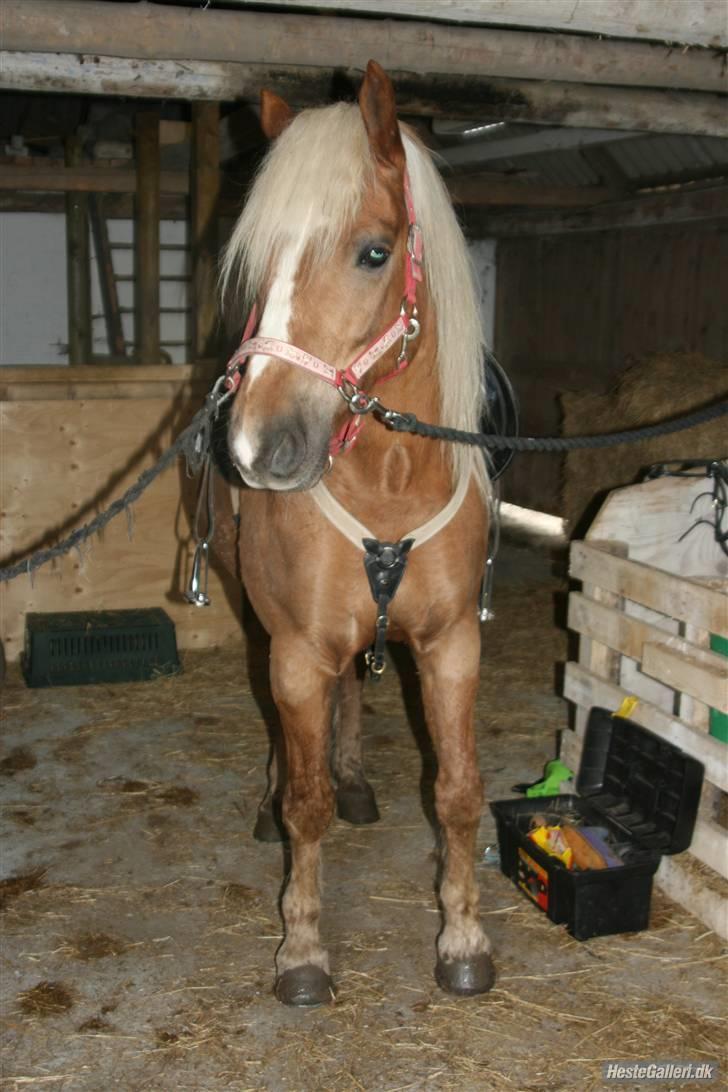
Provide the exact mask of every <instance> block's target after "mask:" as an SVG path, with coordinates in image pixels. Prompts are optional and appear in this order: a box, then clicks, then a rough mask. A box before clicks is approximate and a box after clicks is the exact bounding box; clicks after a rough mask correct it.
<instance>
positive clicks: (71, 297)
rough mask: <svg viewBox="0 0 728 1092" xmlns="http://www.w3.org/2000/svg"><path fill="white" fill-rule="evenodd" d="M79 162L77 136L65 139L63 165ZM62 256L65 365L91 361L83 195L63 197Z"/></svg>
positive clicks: (87, 256)
mask: <svg viewBox="0 0 728 1092" xmlns="http://www.w3.org/2000/svg"><path fill="white" fill-rule="evenodd" d="M80 162H81V142H80V140H79V138H78V137H68V138H67V140H66V164H67V166H69V167H76V166H78V165H79V163H80ZM66 255H67V269H68V273H67V277H68V282H67V283H68V362H69V364H90V362H91V277H90V255H89V239H88V198H87V196H86V194H82V193H69V194H68V195H67V196H66Z"/></svg>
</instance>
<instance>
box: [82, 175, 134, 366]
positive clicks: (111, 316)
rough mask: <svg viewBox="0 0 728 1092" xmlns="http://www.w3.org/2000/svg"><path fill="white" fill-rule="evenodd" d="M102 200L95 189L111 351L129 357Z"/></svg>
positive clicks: (92, 201)
mask: <svg viewBox="0 0 728 1092" xmlns="http://www.w3.org/2000/svg"><path fill="white" fill-rule="evenodd" d="M102 201H103V198H102V197H100V196H99V195H98V194H95V193H91V194H89V196H88V203H89V212H90V214H91V227H92V229H93V233H94V246H95V248H96V264H97V265H98V269H99V285H100V286H101V300H102V303H103V307H104V319H105V320H106V333H107V336H108V340H109V353H110V354H111V356H114V357H125V356H126V346H125V344H124V330H123V327H122V323H121V311H120V309H119V294H118V292H117V291H116V278H115V276H114V266H113V262H112V257H111V245H110V243H109V229H108V227H107V224H106V217H105V216H104V211H103V207H102Z"/></svg>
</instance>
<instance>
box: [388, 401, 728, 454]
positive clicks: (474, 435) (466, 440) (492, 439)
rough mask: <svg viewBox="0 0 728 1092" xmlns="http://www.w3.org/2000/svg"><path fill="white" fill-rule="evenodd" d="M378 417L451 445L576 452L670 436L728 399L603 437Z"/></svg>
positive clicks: (718, 413)
mask: <svg viewBox="0 0 728 1092" xmlns="http://www.w3.org/2000/svg"><path fill="white" fill-rule="evenodd" d="M375 413H376V414H377V416H378V417H379V418H380V419H381V420H383V421H384V423H385V424H386V425H388V426H389V427H390V428H391V429H394V431H395V432H411V433H414V434H415V435H417V436H425V437H427V438H428V439H431V440H446V441H447V442H448V443H451V444H470V445H471V446H475V447H485V448H492V449H494V450H496V451H500V450H506V451H574V450H575V449H577V448H601V447H613V446H616V445H617V444H633V443H637V442H638V441H639V440H649V439H652V438H653V437H655V436H669V435H670V433H673V432H681V431H682V430H683V429H688V428H694V427H695V425H702V424H705V422H706V421H713V420H715V419H716V418H717V417H722V416H724V415H725V414H728V400H725V401H723V402H716V403H714V404H713V405H711V406H704V407H703V409H699V410H695V411H694V412H693V413H688V414H686V415H685V416H684V417H678V418H676V419H675V420H674V421H659V422H658V423H657V424H655V425H645V426H644V428H635V429H627V430H625V431H624V432H608V433H605V434H604V435H601V436H494V435H488V434H485V433H482V432H464V431H463V430H462V429H457V428H447V427H445V426H444V425H428V424H425V422H424V421H418V419H417V418H416V417H415V415H414V414H413V413H397V412H396V411H394V410H387V409H385V408H384V406H377V407H376V409H375Z"/></svg>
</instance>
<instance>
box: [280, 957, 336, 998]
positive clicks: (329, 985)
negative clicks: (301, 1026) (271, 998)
mask: <svg viewBox="0 0 728 1092" xmlns="http://www.w3.org/2000/svg"><path fill="white" fill-rule="evenodd" d="M276 997H277V998H278V1000H279V1001H281V1002H282V1003H283V1004H284V1005H295V1006H296V1007H297V1008H311V1007H312V1006H314V1005H328V1004H330V1003H331V1002H332V1001H333V999H334V984H333V982H332V981H331V976H330V975H328V974H327V973H326V971H324V970H323V969H322V968H321V967H316V966H314V964H313V963H304V964H303V966H302V967H291V969H290V970H288V971H284V972H283V974H282V975H279V976H278V978H277V979H276Z"/></svg>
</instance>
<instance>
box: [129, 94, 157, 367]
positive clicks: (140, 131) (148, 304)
mask: <svg viewBox="0 0 728 1092" xmlns="http://www.w3.org/2000/svg"><path fill="white" fill-rule="evenodd" d="M136 169H137V200H136V308H135V315H134V319H135V327H136V332H135V338H134V340H135V343H136V358H137V362H138V363H140V364H159V362H160V350H159V204H160V202H159V113H158V112H157V111H156V110H148V111H146V110H145V111H142V112H141V113H139V114H137V118H136Z"/></svg>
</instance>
